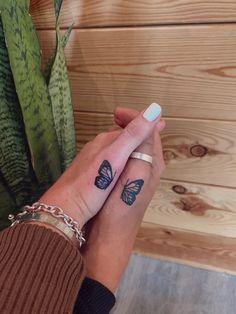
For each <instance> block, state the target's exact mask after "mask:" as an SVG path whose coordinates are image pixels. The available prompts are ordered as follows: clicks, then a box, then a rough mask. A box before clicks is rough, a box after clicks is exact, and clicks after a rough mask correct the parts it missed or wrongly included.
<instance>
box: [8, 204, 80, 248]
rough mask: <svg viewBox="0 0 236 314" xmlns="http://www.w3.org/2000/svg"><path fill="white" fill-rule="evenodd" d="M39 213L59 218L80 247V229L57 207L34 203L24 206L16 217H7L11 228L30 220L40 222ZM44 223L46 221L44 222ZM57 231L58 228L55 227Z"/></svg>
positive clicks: (75, 222)
mask: <svg viewBox="0 0 236 314" xmlns="http://www.w3.org/2000/svg"><path fill="white" fill-rule="evenodd" d="M39 212H45V213H48V214H50V215H52V216H53V217H54V218H57V219H58V218H60V219H61V220H62V221H63V223H64V224H66V226H67V227H68V228H69V229H70V230H71V231H73V233H74V234H75V237H76V239H77V240H78V241H79V245H80V247H81V246H82V245H83V243H85V239H84V234H83V231H82V230H81V229H80V226H79V223H78V222H77V221H74V220H73V219H72V218H71V217H70V216H68V215H66V214H65V213H64V212H63V210H62V209H61V208H60V207H58V206H52V205H46V204H42V203H34V204H33V205H32V206H29V205H27V206H24V207H23V211H22V212H21V213H19V214H17V215H15V216H14V215H12V214H11V215H9V216H8V219H9V220H10V221H11V227H12V226H14V225H16V224H19V223H20V222H23V221H30V220H36V221H37V220H41V221H43V220H42V219H39V218H40V215H38V214H39ZM45 221H46V220H45ZM55 227H57V228H58V229H61V230H62V228H60V227H58V226H56V225H55Z"/></svg>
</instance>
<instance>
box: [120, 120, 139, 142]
mask: <svg viewBox="0 0 236 314" xmlns="http://www.w3.org/2000/svg"><path fill="white" fill-rule="evenodd" d="M124 132H125V135H127V136H128V137H130V138H139V137H140V130H139V127H138V125H137V124H136V123H135V122H134V121H131V122H130V123H129V125H128V126H127V127H126V128H125V129H124Z"/></svg>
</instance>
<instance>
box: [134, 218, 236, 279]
mask: <svg viewBox="0 0 236 314" xmlns="http://www.w3.org/2000/svg"><path fill="white" fill-rule="evenodd" d="M235 247H236V239H235V238H224V237H222V236H213V235H206V234H197V233H191V232H183V231H179V230H176V229H173V228H165V227H162V226H160V225H155V224H147V223H143V225H142V227H141V229H140V231H139V233H138V236H137V239H136V243H135V248H134V251H135V252H138V253H141V254H145V255H147V256H152V257H155V258H158V259H164V260H171V261H176V262H179V263H184V264H188V265H192V266H197V267H202V268H207V269H212V270H217V271H223V272H226V273H229V274H236V250H235Z"/></svg>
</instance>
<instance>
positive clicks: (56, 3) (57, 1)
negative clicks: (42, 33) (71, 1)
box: [54, 0, 63, 19]
mask: <svg viewBox="0 0 236 314" xmlns="http://www.w3.org/2000/svg"><path fill="white" fill-rule="evenodd" d="M62 2H63V0H54V9H55V15H56V18H57V19H58V18H59V15H60V11H61V6H62Z"/></svg>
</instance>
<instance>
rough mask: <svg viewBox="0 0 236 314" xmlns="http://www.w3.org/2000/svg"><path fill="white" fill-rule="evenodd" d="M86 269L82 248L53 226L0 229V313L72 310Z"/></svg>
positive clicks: (66, 311) (18, 226)
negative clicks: (73, 243)
mask: <svg viewBox="0 0 236 314" xmlns="http://www.w3.org/2000/svg"><path fill="white" fill-rule="evenodd" d="M84 273H85V270H84V266H83V259H82V257H81V255H80V252H79V251H78V250H77V249H76V248H75V247H74V246H73V245H72V244H70V242H68V241H67V240H65V239H64V238H63V237H62V236H60V235H59V234H58V233H56V232H54V231H52V230H50V229H47V228H45V227H43V226H42V227H41V226H39V225H33V224H19V225H16V226H14V227H12V228H8V229H5V230H4V231H2V232H1V233H0V300H1V302H0V313H11V314H12V313H24V314H26V313H34V314H35V313H72V311H73V308H74V304H75V302H76V297H77V295H78V291H79V289H80V286H81V283H82V281H83V279H84V275H85V274H84Z"/></svg>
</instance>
